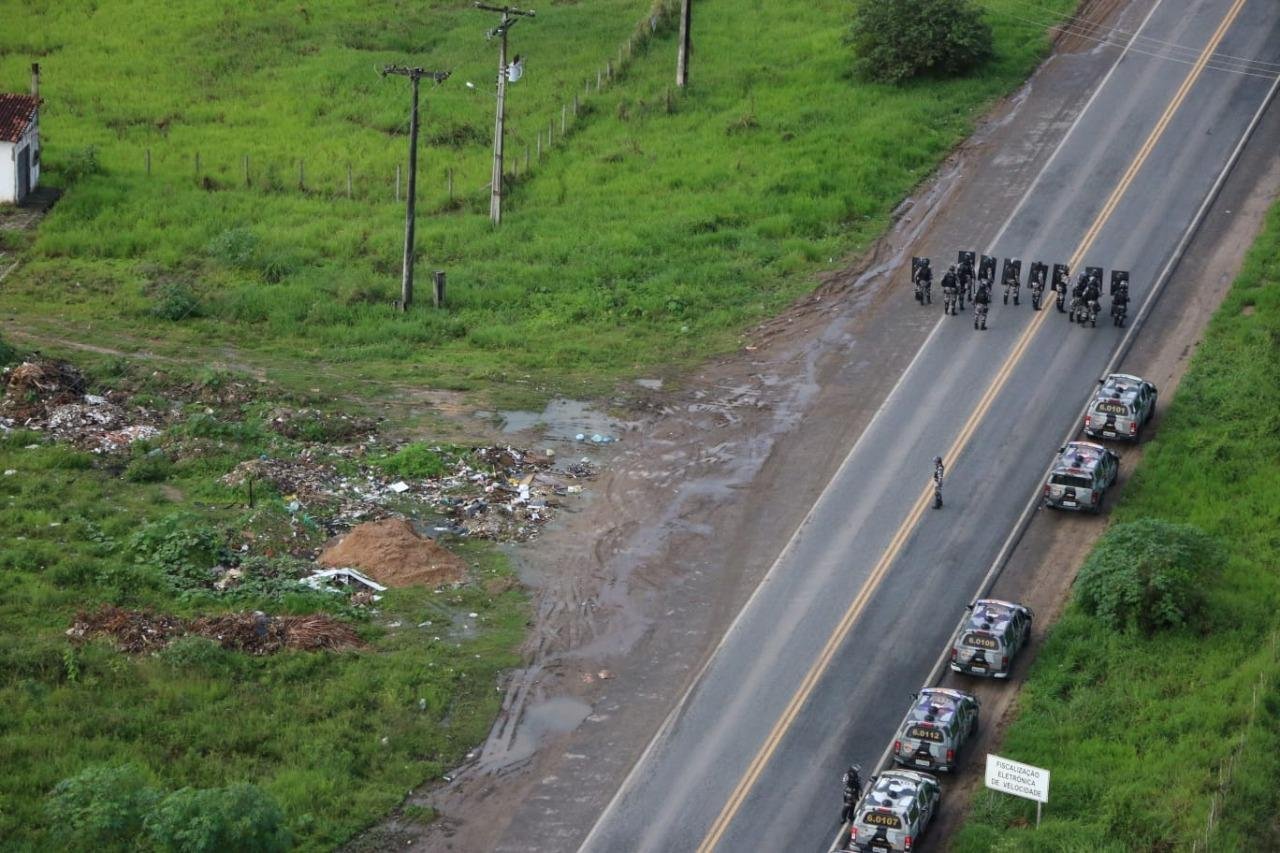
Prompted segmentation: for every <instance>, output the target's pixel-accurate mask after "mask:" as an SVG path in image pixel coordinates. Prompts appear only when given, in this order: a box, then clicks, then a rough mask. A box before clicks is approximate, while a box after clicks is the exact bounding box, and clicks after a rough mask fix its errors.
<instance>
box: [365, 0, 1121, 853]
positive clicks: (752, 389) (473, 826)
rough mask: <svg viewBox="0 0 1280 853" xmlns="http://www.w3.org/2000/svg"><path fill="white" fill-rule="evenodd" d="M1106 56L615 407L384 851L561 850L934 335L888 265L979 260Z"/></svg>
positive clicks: (1086, 55)
mask: <svg viewBox="0 0 1280 853" xmlns="http://www.w3.org/2000/svg"><path fill="white" fill-rule="evenodd" d="M1096 5H1097V6H1098V7H1099V8H1100V9H1101V11H1100V12H1099V14H1106V15H1111V14H1112V13H1113V12H1115V8H1114V7H1115V4H1108V3H1101V4H1096ZM1113 58H1114V57H1113V55H1112V54H1111V53H1110V52H1108V51H1103V50H1092V49H1091V48H1090V46H1088V45H1076V44H1069V45H1060V46H1059V52H1058V53H1057V54H1055V56H1054V57H1053V58H1052V59H1050V60H1049V61H1048V62H1047V63H1046V64H1045V65H1044V66H1042V68H1041V69H1040V70H1039V71H1038V72H1037V73H1036V74H1035V75H1034V77H1033V78H1032V80H1031V81H1030V82H1029V83H1028V84H1027V85H1026V86H1024V87H1023V88H1022V89H1021V90H1020V91H1019V92H1017V93H1016V94H1015V95H1014V96H1012V97H1010V98H1009V99H1007V100H1006V101H1005V102H1003V103H1002V104H1000V105H999V106H998V107H997V108H995V109H994V110H993V111H992V113H991V114H990V115H989V116H988V117H987V118H986V119H985V120H984V122H983V123H982V126H981V127H980V129H979V130H978V131H977V132H976V133H975V134H974V135H973V136H972V137H971V138H970V139H969V140H968V141H967V142H966V143H964V144H963V145H962V146H960V148H959V149H958V150H957V151H956V152H955V153H954V155H953V156H952V157H951V158H949V159H948V161H947V162H946V163H945V164H944V165H943V166H942V167H941V168H940V169H939V170H938V172H937V173H936V175H935V176H934V178H933V179H932V180H931V181H930V182H929V183H928V184H927V185H925V186H923V187H921V189H920V191H919V192H918V193H917V194H916V195H915V196H913V197H912V198H911V199H908V200H907V201H906V202H904V203H903V205H902V206H901V207H900V208H899V218H898V220H897V222H896V224H895V226H894V227H893V228H892V229H891V231H890V233H889V234H888V235H887V236H886V237H885V238H884V239H883V240H881V241H880V243H879V244H878V245H877V246H876V247H875V249H874V250H873V251H872V252H871V253H869V255H868V256H867V257H866V258H863V259H860V260H859V261H858V262H856V263H854V264H852V265H851V266H850V268H849V269H847V270H845V271H844V272H842V273H840V274H837V275H833V276H831V277H830V278H829V279H828V280H827V281H824V282H823V283H822V285H821V287H819V288H818V290H817V291H816V292H815V293H814V294H813V295H812V296H811V297H809V298H807V299H805V300H802V301H801V302H799V303H798V304H797V305H795V306H794V307H793V308H792V309H791V310H789V311H788V312H786V313H785V314H783V315H782V316H780V317H777V318H775V319H773V320H771V321H769V322H767V323H765V324H762V325H761V326H760V327H758V328H756V329H753V330H751V331H750V332H749V333H748V334H747V335H745V337H744V344H743V348H742V350H741V351H740V352H738V353H736V354H734V355H732V356H729V357H726V358H723V359H719V360H716V361H713V362H711V363H708V364H707V365H705V366H704V367H703V368H701V369H700V370H698V371H696V372H694V373H693V374H691V375H688V376H682V377H678V378H676V379H675V380H674V381H673V380H672V378H671V377H666V379H667V381H666V383H665V385H666V387H664V388H663V389H661V390H655V391H649V390H640V391H637V392H635V393H628V394H626V397H627V398H628V399H627V402H626V403H625V405H626V406H627V409H628V414H627V416H626V417H627V418H628V421H629V422H628V429H627V430H626V431H625V432H624V433H623V434H622V436H621V438H622V440H621V441H620V442H619V444H617V445H616V450H614V451H613V452H612V454H611V458H610V459H609V461H608V464H607V466H606V467H607V473H606V474H605V475H604V476H603V477H602V478H601V479H600V480H598V481H597V482H596V483H595V484H594V485H593V487H592V488H591V492H592V494H591V495H590V498H591V500H590V501H589V502H588V503H586V504H585V506H584V507H583V508H582V509H581V510H580V511H579V512H577V513H576V514H573V515H571V516H568V517H566V518H564V520H562V521H561V522H560V523H559V524H558V525H557V526H556V527H555V528H554V529H549V530H548V531H547V532H546V533H545V535H544V536H543V537H542V539H541V541H540V544H539V546H538V548H537V549H536V550H530V551H528V552H524V551H517V552H516V554H515V556H516V558H517V560H518V561H519V562H520V564H521V567H522V575H523V578H524V580H525V581H526V583H528V584H529V585H530V587H531V588H532V589H533V590H534V597H535V614H534V623H533V626H532V630H531V634H530V639H529V641H528V643H527V644H526V647H525V649H524V655H525V661H526V665H525V666H524V667H523V668H522V669H521V670H519V671H517V672H516V673H514V674H513V676H512V679H511V681H510V682H509V684H508V685H506V686H505V690H506V697H505V701H504V709H503V714H502V716H501V718H500V719H499V721H498V722H497V724H496V725H495V727H494V729H493V731H492V733H491V735H490V737H489V739H488V741H487V742H486V743H485V744H484V745H483V746H482V747H481V748H479V749H477V750H476V752H475V754H474V755H473V760H472V762H471V763H470V764H468V765H467V766H466V767H464V768H461V769H460V770H459V771H458V773H457V774H456V776H455V777H454V780H453V782H452V783H451V784H449V785H447V786H445V787H443V788H436V789H432V790H424V791H420V792H417V793H415V794H414V795H412V796H411V797H410V799H409V801H408V802H409V804H410V805H430V806H431V807H432V808H433V809H434V810H436V811H437V812H438V813H439V814H440V815H441V819H440V820H438V821H437V822H436V823H434V824H433V825H431V826H430V827H428V828H426V829H425V830H424V829H423V828H422V827H419V826H416V825H414V824H412V823H410V822H408V821H405V820H400V819H396V820H393V821H392V822H390V823H389V824H387V825H384V826H383V827H381V828H380V829H379V830H378V839H379V841H380V842H383V843H385V844H387V845H390V844H395V845H396V846H399V847H405V848H406V849H422V850H480V849H485V850H505V849H512V850H514V849H520V850H565V849H573V848H574V847H576V846H577V844H578V843H579V842H580V841H581V839H582V837H583V836H584V835H585V833H586V832H587V830H588V829H589V827H590V825H591V823H592V822H593V821H594V819H595V817H596V816H597V815H598V813H599V811H600V810H601V809H602V808H603V806H604V805H605V803H606V802H607V801H608V799H609V797H610V796H611V795H612V792H613V791H614V790H615V789H616V788H617V785H618V784H619V783H620V781H621V779H622V778H623V777H624V776H625V774H626V772H627V771H628V770H629V768H630V767H631V766H632V764H633V763H634V761H635V760H636V759H637V757H638V756H639V754H640V752H641V751H642V750H643V749H644V746H645V744H647V743H648V741H649V739H650V737H651V736H652V734H653V732H654V731H655V730H656V728H657V727H658V725H659V724H660V723H661V720H662V719H663V717H664V716H665V715H666V714H667V712H668V710H669V709H670V707H671V704H672V702H674V701H675V699H676V698H677V697H678V696H679V695H680V694H681V692H682V691H683V690H684V688H685V687H686V686H687V683H688V680H689V679H690V678H691V677H692V674H693V673H694V672H696V671H697V668H698V667H699V666H700V665H701V663H702V662H703V660H704V659H705V656H706V655H707V654H708V653H709V652H710V650H711V649H712V648H713V647H714V645H715V643H716V641H717V640H718V638H719V637H720V635H721V633H722V632H723V630H724V629H725V628H726V626H727V625H728V623H729V621H730V620H731V619H732V617H733V615H734V614H735V613H736V612H737V611H738V610H739V609H740V607H741V606H742V603H743V602H744V601H745V599H746V598H747V596H748V595H749V594H750V592H751V590H752V589H754V587H755V585H756V583H757V582H758V581H759V579H760V577H762V575H763V574H764V572H765V571H766V570H767V569H768V567H769V565H770V564H771V563H772V562H773V560H774V559H775V558H776V556H777V553H778V550H779V549H780V547H781V545H782V543H784V542H785V541H786V540H787V538H788V536H789V535H790V533H791V532H792V531H793V530H794V529H795V527H796V526H797V525H798V524H799V522H800V521H801V519H802V518H803V516H804V514H805V512H806V511H807V510H808V508H809V507H810V506H812V504H813V501H814V500H815V499H816V497H817V495H818V494H819V493H820V492H821V490H822V489H823V487H824V486H825V485H826V483H827V481H828V479H829V478H830V476H831V473H832V471H833V470H834V468H835V466H836V463H837V462H838V460H839V459H840V458H842V457H843V456H844V455H845V453H846V452H847V450H848V448H849V447H850V446H851V445H852V444H853V443H854V441H856V439H857V437H858V435H859V434H860V433H861V431H862V429H863V427H864V426H865V425H866V423H867V422H868V421H869V420H870V419H871V417H872V416H873V415H874V413H875V411H876V410H877V409H878V407H879V406H880V404H881V402H882V401H883V400H884V398H885V397H886V396H887V395H888V393H889V391H890V390H891V389H892V388H893V386H894V384H895V383H896V382H897V379H898V377H899V376H900V375H901V374H902V372H903V371H904V370H905V369H906V367H907V365H908V364H909V363H910V361H911V359H912V358H913V357H914V355H915V353H916V352H917V351H918V349H919V347H920V345H921V343H922V342H923V340H924V338H925V337H926V336H927V335H928V333H929V330H930V329H931V328H932V326H933V324H934V322H935V321H936V320H937V315H936V312H934V311H926V310H920V309H918V307H917V306H916V305H915V303H914V302H913V301H912V300H911V297H910V293H909V290H908V288H907V286H906V281H905V273H904V272H903V270H904V266H903V264H904V261H905V262H908V263H909V258H910V256H911V255H912V254H925V255H932V256H935V257H941V256H943V255H950V254H951V253H952V252H954V251H955V247H956V246H958V245H961V244H965V245H969V244H985V243H986V242H989V241H990V240H991V239H992V238H993V237H994V235H995V233H996V231H997V229H998V228H999V227H1000V224H1001V221H1002V220H1003V218H1004V216H1005V215H1007V213H1008V211H1010V210H1012V209H1013V208H1014V206H1015V205H1016V204H1017V202H1018V200H1019V198H1020V197H1021V195H1022V193H1023V192H1024V191H1025V189H1026V187H1027V186H1028V185H1029V184H1030V183H1031V181H1032V180H1033V178H1034V176H1035V175H1036V173H1037V172H1038V171H1039V169H1040V167H1041V166H1042V165H1043V163H1044V161H1045V160H1046V159H1047V157H1048V156H1049V154H1050V152H1051V151H1052V150H1053V148H1054V146H1056V144H1057V142H1058V141H1059V139H1061V137H1062V135H1063V134H1064V133H1065V132H1066V130H1067V128H1068V127H1069V126H1070V124H1071V122H1072V121H1073V120H1074V118H1075V116H1076V115H1077V114H1078V112H1079V110H1080V109H1081V107H1082V106H1083V104H1084V101H1085V100H1086V99H1087V97H1088V95H1089V93H1090V92H1091V91H1092V88H1093V85H1094V84H1095V83H1096V82H1097V81H1098V80H1099V79H1100V78H1101V77H1102V75H1103V74H1105V72H1106V70H1107V68H1108V67H1109V66H1110V64H1111V62H1112V60H1113ZM974 223H982V224H981V225H979V226H975V225H974ZM535 434H536V433H535Z"/></svg>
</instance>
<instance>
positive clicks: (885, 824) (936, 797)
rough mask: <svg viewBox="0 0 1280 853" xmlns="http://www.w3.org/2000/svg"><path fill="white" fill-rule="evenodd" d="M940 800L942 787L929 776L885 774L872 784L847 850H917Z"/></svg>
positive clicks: (857, 813)
mask: <svg viewBox="0 0 1280 853" xmlns="http://www.w3.org/2000/svg"><path fill="white" fill-rule="evenodd" d="M941 799H942V786H941V785H939V784H938V780H937V779H936V778H935V777H933V776H930V775H929V774H928V773H917V772H916V771H914V770H886V771H885V772H884V773H881V774H880V775H879V776H876V777H874V778H873V779H872V780H871V789H870V790H869V791H867V793H866V795H865V796H864V797H863V798H862V800H861V801H860V802H859V803H858V808H857V810H856V811H855V812H854V813H853V820H852V821H851V822H850V824H849V842H848V844H847V845H846V846H845V848H844V849H845V850H857V851H860V852H861V853H891V851H892V853H905V851H908V850H915V849H917V848H918V847H919V844H920V836H921V834H922V833H923V832H924V831H925V829H926V828H927V827H928V826H929V823H930V822H931V821H932V820H933V818H934V816H935V815H936V814H937V813H938V803H939V801H940V800H941Z"/></svg>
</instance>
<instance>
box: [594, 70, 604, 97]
mask: <svg viewBox="0 0 1280 853" xmlns="http://www.w3.org/2000/svg"><path fill="white" fill-rule="evenodd" d="M603 79H604V73H603V72H602V71H601V70H600V69H599V68H597V69H596V91H597V92H599V91H600V83H601V81H602V80H603Z"/></svg>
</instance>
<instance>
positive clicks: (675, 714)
mask: <svg viewBox="0 0 1280 853" xmlns="http://www.w3.org/2000/svg"><path fill="white" fill-rule="evenodd" d="M1162 2H1164V0H1156V2H1155V4H1154V5H1152V7H1151V11H1149V12H1147V15H1146V17H1144V18H1143V19H1142V23H1141V24H1140V25H1139V26H1138V28H1137V30H1135V31H1134V35H1133V37H1132V38H1130V41H1129V44H1126V45H1125V47H1124V50H1122V51H1121V52H1120V55H1119V56H1117V57H1116V61H1115V62H1114V63H1112V65H1111V67H1110V68H1109V69H1107V73H1106V75H1104V76H1103V78H1102V80H1101V81H1100V82H1099V83H1098V86H1097V88H1095V89H1094V91H1093V94H1091V95H1090V96H1089V98H1088V100H1086V101H1085V103H1084V106H1083V107H1082V108H1081V109H1080V112H1079V113H1078V114H1077V115H1076V117H1075V119H1074V120H1073V121H1072V122H1071V125H1070V127H1068V128H1067V130H1066V132H1065V133H1064V134H1063V135H1062V138H1061V140H1059V142H1058V145H1057V147H1055V148H1054V150H1053V153H1052V154H1050V155H1049V159H1048V160H1046V161H1045V163H1044V165H1043V166H1041V167H1040V170H1039V171H1038V172H1037V173H1036V176H1035V178H1034V179H1033V180H1032V181H1031V183H1030V184H1029V185H1028V186H1027V189H1026V191H1025V192H1024V193H1023V194H1022V197H1021V198H1020V199H1019V200H1018V204H1017V205H1016V206H1015V207H1014V209H1013V212H1012V213H1010V214H1009V217H1008V218H1007V219H1006V220H1005V221H1004V224H1003V225H1001V226H1000V230H999V231H997V232H996V236H995V237H994V238H993V239H992V241H991V245H990V248H989V250H988V251H991V250H994V248H995V244H996V243H998V242H999V241H1000V238H1001V237H1003V236H1004V233H1005V231H1007V230H1008V229H1009V226H1010V225H1011V224H1012V223H1013V220H1014V219H1015V218H1016V217H1017V215H1018V214H1019V213H1020V212H1021V211H1022V208H1023V207H1024V206H1025V205H1026V203H1027V201H1028V200H1030V198H1031V195H1032V193H1033V192H1034V191H1035V189H1036V187H1038V186H1039V185H1040V180H1041V179H1042V178H1043V177H1044V174H1045V172H1047V171H1048V169H1049V167H1050V166H1051V165H1053V162H1054V161H1055V160H1056V159H1057V157H1058V154H1059V153H1061V151H1062V149H1063V148H1064V147H1065V146H1066V142H1067V140H1068V139H1069V138H1070V137H1071V134H1072V133H1074V132H1075V129H1076V127H1077V126H1078V125H1079V124H1080V121H1081V120H1082V119H1083V118H1084V116H1085V115H1086V114H1087V113H1088V112H1089V107H1090V106H1092V105H1093V102H1094V100H1095V99H1096V98H1097V97H1098V95H1099V94H1100V93H1101V92H1102V90H1103V88H1105V87H1106V84H1107V81H1108V80H1110V79H1111V75H1112V74H1114V73H1115V70H1116V69H1117V68H1118V67H1119V66H1120V62H1121V60H1123V59H1124V57H1125V55H1126V54H1127V53H1128V52H1129V46H1130V45H1131V44H1132V43H1133V40H1134V39H1136V38H1137V36H1138V34H1139V33H1141V32H1142V30H1143V28H1144V27H1146V25H1147V22H1148V21H1150V20H1151V16H1152V15H1154V14H1155V12H1156V9H1158V8H1160V4H1161V3H1162ZM945 322H946V320H945V318H939V319H938V321H937V322H936V323H935V324H934V326H933V329H931V330H930V332H929V335H928V337H926V338H925V340H924V343H922V344H921V345H920V349H919V350H917V351H916V354H915V356H914V357H912V359H911V361H910V362H909V363H908V364H907V368H906V370H904V371H902V376H901V377H899V379H898V382H897V383H896V384H895V385H894V386H893V388H892V389H891V390H890V391H889V393H888V394H887V395H886V396H885V398H884V401H883V402H882V403H881V404H880V406H879V408H877V409H876V413H875V414H874V415H872V417H871V420H870V421H868V422H867V425H866V426H865V427H863V429H862V434H861V435H859V436H858V439H857V441H855V442H854V444H853V447H851V448H850V449H849V453H848V454H847V455H846V456H845V458H844V460H843V461H841V463H840V467H839V468H837V469H836V471H835V473H834V474H832V476H831V479H830V480H828V481H827V485H826V486H825V487H823V490H822V492H821V493H820V494H819V495H818V499H817V500H815V501H814V502H813V506H811V507H810V508H809V511H808V512H807V513H805V517H804V518H803V519H801V521H800V523H799V524H798V525H796V529H795V531H793V532H792V534H791V537H790V538H789V539H788V540H787V544H786V545H784V546H783V548H782V551H780V552H779V553H778V556H777V558H776V559H774V561H773V565H771V566H770V567H769V570H768V571H767V572H765V576H764V577H763V578H761V579H760V582H759V584H757V585H756V588H755V590H754V591H753V592H752V593H751V595H750V596H749V597H748V598H747V601H746V603H745V604H743V606H742V609H740V610H739V611H738V613H737V615H736V616H735V617H734V619H733V621H732V622H731V623H729V627H728V628H727V629H725V632H724V635H723V636H722V637H721V638H720V642H718V643H717V644H716V647H715V648H714V649H712V651H711V654H709V655H708V656H707V659H706V661H704V662H703V664H702V666H701V667H699V669H698V673H697V675H695V676H694V677H693V679H692V680H691V681H690V682H689V684H688V686H687V687H686V688H685V690H684V693H682V694H681V696H680V699H679V700H678V701H677V702H676V704H675V706H674V707H673V708H672V709H671V711H670V712H669V713H668V714H667V716H666V717H665V718H664V719H663V721H662V725H660V726H659V727H658V730H657V731H656V732H654V735H653V737H652V738H650V740H649V743H648V744H647V745H646V746H645V748H644V751H643V752H641V753H640V757H639V758H637V759H636V762H635V764H633V765H632V767H631V770H630V771H628V773H627V775H626V777H625V778H624V779H623V780H622V784H621V785H619V786H618V790H617V791H615V792H614V795H613V797H612V798H610V800H609V803H608V805H606V806H605V808H604V811H602V812H601V813H600V816H599V817H598V818H596V821H595V823H594V824H592V826H591V831H590V832H589V833H587V837H586V838H584V839H583V841H582V844H580V845H579V847H578V850H579V851H580V853H581V851H585V850H587V848H588V847H589V846H590V845H591V843H592V842H593V841H594V840H595V837H596V835H597V833H598V832H599V829H600V827H601V826H602V825H603V824H604V823H605V821H606V819H607V818H608V817H609V816H610V814H611V813H612V812H613V811H614V810H615V809H616V808H617V805H618V803H619V801H620V800H621V799H622V797H623V795H624V794H625V793H626V791H627V789H628V788H629V787H630V786H631V784H632V782H633V781H634V779H635V776H636V774H637V773H638V772H639V771H640V768H641V767H643V766H644V764H645V761H646V760H647V759H648V758H649V755H650V754H651V753H652V752H653V750H654V749H655V748H656V747H657V744H658V742H659V741H661V740H662V738H663V736H664V735H665V734H666V732H667V731H668V730H669V729H670V728H671V727H672V726H673V725H674V724H675V721H676V720H677V719H678V718H679V717H680V713H681V711H683V709H684V706H685V704H686V703H687V702H688V700H689V697H690V696H691V695H692V694H693V691H694V688H696V687H697V686H698V684H699V683H700V682H701V681H702V677H703V675H705V674H706V672H707V670H708V669H710V667H711V664H712V663H714V662H715V659H716V657H717V656H718V655H719V654H720V650H721V649H722V648H724V646H725V644H726V643H727V642H728V640H729V638H730V637H731V636H733V634H734V632H735V629H737V628H738V626H739V624H740V622H741V620H742V618H743V614H745V613H746V612H747V611H748V610H750V608H751V604H752V602H754V601H755V599H756V597H757V596H758V595H759V594H760V592H761V590H763V589H764V588H765V586H766V585H767V584H768V583H769V581H770V579H771V578H772V577H773V573H774V570H775V569H777V567H778V566H779V565H780V564H781V563H782V561H783V558H784V557H786V556H787V554H788V553H789V552H790V551H791V548H792V546H793V545H794V544H795V541H796V539H797V538H799V536H800V532H801V531H802V530H804V529H805V527H806V526H807V525H808V523H809V520H810V519H811V518H812V517H813V514H814V512H815V510H816V509H817V507H818V506H819V505H820V504H821V503H822V501H823V499H824V498H825V497H826V495H827V492H828V491H830V490H831V488H832V486H833V485H834V483H835V482H836V481H837V480H838V479H839V478H840V474H841V472H843V471H844V469H845V468H846V467H847V466H848V465H849V462H850V460H851V459H852V458H853V455H854V454H855V453H856V452H857V450H858V447H859V446H860V445H861V444H862V440H863V438H864V437H865V436H866V435H867V434H868V433H870V432H871V429H872V427H873V426H875V423H876V421H877V420H879V418H880V415H881V414H882V413H883V412H884V410H885V407H887V406H888V405H889V401H891V400H892V399H893V398H894V396H895V395H897V394H898V391H899V389H900V388H902V387H903V385H904V381H905V379H906V378H907V376H908V375H909V374H910V373H911V369H912V368H913V367H915V365H916V363H917V362H918V361H919V360H920V356H921V355H923V354H924V352H925V350H926V349H928V347H929V344H930V343H931V342H932V340H933V337H934V335H936V334H937V333H938V330H939V329H940V328H942V325H943V323H945Z"/></svg>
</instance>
